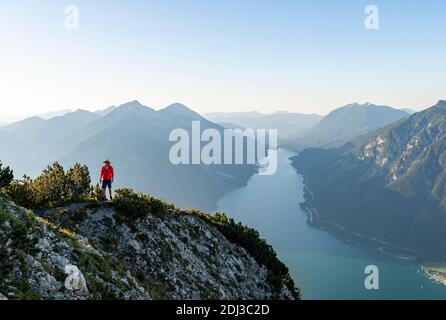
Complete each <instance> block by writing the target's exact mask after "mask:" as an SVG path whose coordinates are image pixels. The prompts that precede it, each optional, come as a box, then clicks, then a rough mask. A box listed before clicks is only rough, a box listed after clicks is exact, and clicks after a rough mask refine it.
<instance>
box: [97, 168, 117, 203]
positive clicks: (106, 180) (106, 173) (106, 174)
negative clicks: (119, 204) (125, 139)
mask: <svg viewBox="0 0 446 320" xmlns="http://www.w3.org/2000/svg"><path fill="white" fill-rule="evenodd" d="M114 177H115V172H114V170H113V167H112V166H111V165H110V161H109V160H105V161H104V166H103V167H102V169H101V176H100V178H99V183H102V190H103V194H104V199H106V198H107V194H106V189H107V188H108V190H109V193H110V201H111V200H113V197H112V183H113V180H114Z"/></svg>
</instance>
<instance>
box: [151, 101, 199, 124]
mask: <svg viewBox="0 0 446 320" xmlns="http://www.w3.org/2000/svg"><path fill="white" fill-rule="evenodd" d="M159 112H161V113H163V114H167V115H169V116H182V117H184V116H191V117H192V118H193V119H196V120H199V119H201V116H200V115H199V114H198V113H196V112H195V111H193V110H191V109H189V108H188V107H186V106H185V105H184V104H182V103H178V102H177V103H173V104H171V105H169V106H167V107H166V108H164V109H161V110H160V111H159Z"/></svg>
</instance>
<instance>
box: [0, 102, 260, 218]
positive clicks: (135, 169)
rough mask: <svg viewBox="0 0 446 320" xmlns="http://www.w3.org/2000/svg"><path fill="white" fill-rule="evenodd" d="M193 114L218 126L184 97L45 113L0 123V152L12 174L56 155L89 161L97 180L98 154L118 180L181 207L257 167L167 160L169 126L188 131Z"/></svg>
mask: <svg viewBox="0 0 446 320" xmlns="http://www.w3.org/2000/svg"><path fill="white" fill-rule="evenodd" d="M194 120H198V121H200V122H201V128H202V130H204V129H206V128H215V129H217V130H219V131H221V132H222V130H223V127H221V126H219V125H217V124H214V123H212V122H210V121H208V120H206V119H204V118H203V117H201V116H200V115H199V114H197V113H195V112H193V111H192V110H190V109H189V108H187V107H186V106H184V105H182V104H173V105H171V106H169V107H167V108H165V109H162V110H160V111H155V110H154V109H152V108H149V107H146V106H143V105H142V104H140V103H139V102H138V101H132V102H129V103H126V104H123V105H121V106H118V107H110V108H107V109H105V110H103V111H98V112H89V111H85V110H77V111H74V112H70V113H67V114H64V115H62V116H56V117H53V118H51V119H48V120H45V119H42V118H40V117H32V118H28V119H25V120H22V121H19V122H16V123H13V124H11V125H8V126H6V127H4V128H0V150H2V153H1V155H0V158H1V160H2V161H3V162H4V163H6V164H8V165H10V166H11V167H12V168H13V169H14V171H15V176H16V177H17V178H18V177H20V176H21V175H23V174H28V175H31V176H37V175H38V174H40V172H41V170H42V169H43V168H44V167H46V166H47V165H48V164H49V163H52V162H54V161H56V160H57V161H60V162H61V163H62V164H63V165H65V166H70V165H72V164H74V163H75V162H81V163H84V164H87V165H88V167H89V168H90V171H91V174H92V176H93V177H96V173H97V178H98V180H99V169H100V167H101V165H102V162H103V160H104V159H106V158H110V159H111V161H112V163H113V165H115V168H116V187H120V186H128V187H133V188H134V189H135V190H137V191H141V192H145V193H151V194H153V195H155V196H157V197H160V198H163V199H166V200H167V201H170V202H175V203H177V204H178V205H180V206H183V207H196V208H200V209H204V210H209V209H211V208H213V206H214V205H215V203H216V201H217V199H218V198H219V197H221V196H222V195H223V194H224V193H226V192H228V191H231V190H233V189H235V188H238V187H241V186H243V185H245V183H246V181H247V180H248V179H249V178H250V177H251V175H252V174H253V173H254V172H255V171H256V167H255V166H254V165H210V166H206V165H183V166H181V165H180V166H175V165H172V164H171V163H170V162H169V158H168V156H169V150H170V147H171V145H172V142H170V141H169V133H170V132H171V130H173V129H176V128H183V129H185V130H187V131H188V132H190V131H191V123H192V121H194ZM93 182H95V181H93Z"/></svg>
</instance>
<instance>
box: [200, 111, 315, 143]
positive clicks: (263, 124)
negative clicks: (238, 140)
mask: <svg viewBox="0 0 446 320" xmlns="http://www.w3.org/2000/svg"><path fill="white" fill-rule="evenodd" d="M204 117H205V118H206V119H208V120H210V121H212V122H215V123H218V124H221V125H222V126H224V127H228V128H237V127H239V128H250V129H277V130H278V133H279V137H285V136H287V135H289V134H292V133H294V134H301V133H303V132H305V130H308V129H309V128H312V127H314V126H315V125H316V124H317V123H318V122H319V121H320V120H321V119H322V116H319V115H317V114H303V113H290V112H284V111H279V112H275V113H273V114H263V113H259V112H255V111H253V112H230V113H223V112H216V113H208V114H205V115H204Z"/></svg>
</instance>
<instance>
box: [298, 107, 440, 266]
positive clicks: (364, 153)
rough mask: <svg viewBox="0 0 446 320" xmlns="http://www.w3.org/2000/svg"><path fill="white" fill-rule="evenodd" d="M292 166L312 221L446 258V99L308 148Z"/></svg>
mask: <svg viewBox="0 0 446 320" xmlns="http://www.w3.org/2000/svg"><path fill="white" fill-rule="evenodd" d="M387 111H388V110H387ZM392 112H393V111H392ZM401 115H402V114H401ZM395 116H398V114H397V113H395ZM293 165H294V166H295V167H296V169H297V170H298V171H299V172H300V173H302V174H303V176H304V179H305V184H306V186H307V187H308V190H307V193H306V198H307V200H308V201H307V203H306V204H304V206H306V207H307V209H308V210H309V211H310V212H311V213H312V222H313V223H315V224H318V225H320V226H323V227H324V228H325V229H328V230H332V231H334V232H336V233H338V234H346V233H348V234H349V236H354V237H356V238H358V236H359V235H363V236H364V237H366V238H367V239H368V240H369V242H370V241H371V242H373V243H374V244H375V245H377V246H379V247H385V248H388V247H389V246H393V248H392V250H394V251H396V252H402V251H403V252H406V254H408V255H413V256H415V257H417V258H419V259H422V260H424V261H432V260H434V261H444V260H445V258H446V101H439V102H438V104H436V105H435V106H433V107H431V108H429V109H427V110H425V111H422V112H418V113H415V114H413V115H411V116H410V117H404V118H403V119H401V120H399V121H397V122H396V123H393V124H390V125H388V126H386V127H384V128H382V129H378V130H376V131H374V132H373V133H370V134H368V135H365V136H362V137H359V138H356V139H354V140H352V141H350V142H348V143H346V144H345V145H343V146H342V147H340V148H337V149H320V148H319V149H307V150H305V151H303V152H302V153H301V154H300V155H299V156H297V157H295V158H293ZM314 209H315V210H314Z"/></svg>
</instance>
